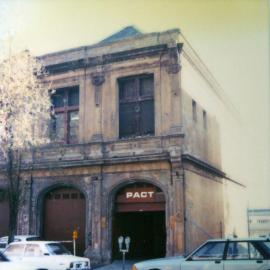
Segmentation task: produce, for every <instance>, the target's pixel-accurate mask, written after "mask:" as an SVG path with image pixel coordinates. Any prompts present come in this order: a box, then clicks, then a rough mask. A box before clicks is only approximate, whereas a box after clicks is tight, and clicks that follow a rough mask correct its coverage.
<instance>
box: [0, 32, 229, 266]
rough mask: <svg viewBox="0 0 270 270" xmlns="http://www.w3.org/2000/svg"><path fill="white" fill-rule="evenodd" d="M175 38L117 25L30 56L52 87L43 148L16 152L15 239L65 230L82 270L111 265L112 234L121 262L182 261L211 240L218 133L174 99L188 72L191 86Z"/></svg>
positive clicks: (216, 232)
mask: <svg viewBox="0 0 270 270" xmlns="http://www.w3.org/2000/svg"><path fill="white" fill-rule="evenodd" d="M179 34H180V32H179V30H177V29H173V30H169V31H166V32H160V33H150V34H142V33H140V32H138V31H137V30H136V29H134V28H132V27H128V28H126V29H124V30H123V31H121V32H119V33H117V34H115V35H113V36H111V37H109V38H108V39H105V40H104V41H102V42H100V43H98V44H96V45H93V46H85V47H80V48H75V49H71V50H67V51H61V52H56V53H51V54H47V55H44V56H41V57H40V59H41V60H42V61H43V62H44V65H45V66H46V68H47V70H48V72H49V76H48V77H46V78H45V79H44V80H43V82H44V83H45V84H50V85H52V89H55V92H54V93H53V94H52V103H53V105H54V110H55V114H54V116H53V119H52V121H51V129H50V130H51V134H50V136H51V139H52V143H51V144H49V145H47V146H44V147H41V148H37V149H35V150H34V151H32V152H27V153H24V156H23V167H22V169H23V181H24V182H25V186H26V193H27V194H26V196H25V200H24V205H23V207H22V209H21V211H20V214H19V226H18V233H19V234H39V235H41V236H42V237H44V238H45V239H53V240H69V239H71V237H72V231H73V230H74V229H76V230H78V232H79V239H78V250H79V254H83V253H84V254H85V255H86V256H88V257H90V258H91V259H92V263H93V264H99V263H108V262H110V261H111V260H112V259H115V258H118V257H119V252H118V244H117V238H118V237H119V236H120V235H123V236H130V237H131V250H130V252H129V254H128V256H129V258H153V257H160V256H171V255H178V254H183V253H186V252H188V251H190V250H191V249H193V248H194V247H196V246H197V245H198V244H200V243H201V242H202V241H204V240H205V239H207V238H210V237H221V236H222V235H223V178H224V176H225V174H224V173H223V172H222V170H221V160H220V146H219V131H218V130H219V129H218V125H217V123H216V121H215V119H214V118H213V117H211V116H210V115H208V114H207V112H206V110H204V109H203V108H202V107H201V105H200V104H199V103H197V102H196V101H195V100H194V99H192V98H191V97H190V96H189V95H188V94H187V93H186V92H185V91H184V89H183V85H185V86H187V85H188V84H185V82H184V80H185V78H186V76H185V73H186V72H188V70H189V69H191V70H193V71H194V78H193V79H194V82H196V81H198V80H197V79H196V76H197V77H200V76H199V75H198V74H197V73H196V69H195V68H194V67H192V65H191V64H190V63H189V61H187V59H188V57H187V56H186V57H183V48H184V46H185V44H183V43H182V42H181V41H180V35H179ZM200 79H201V78H200ZM206 85H207V84H206ZM0 183H1V184H0V185H1V186H0V187H1V188H2V190H4V189H5V186H6V183H5V179H4V178H3V177H2V179H1V182H0ZM2 197H3V198H2V202H1V203H0V208H1V211H2V213H4V212H5V211H6V210H4V209H6V205H7V203H6V200H5V198H4V196H2ZM3 216H4V214H3V215H2V217H1V218H2V219H3V224H4V221H6V219H5V218H4V217H3ZM5 226H6V225H5ZM5 226H3V227H2V232H1V233H2V234H4V233H6V229H7V228H5Z"/></svg>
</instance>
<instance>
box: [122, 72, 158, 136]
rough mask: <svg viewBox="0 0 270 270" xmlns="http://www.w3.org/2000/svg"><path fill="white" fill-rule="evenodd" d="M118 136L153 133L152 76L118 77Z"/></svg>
mask: <svg viewBox="0 0 270 270" xmlns="http://www.w3.org/2000/svg"><path fill="white" fill-rule="evenodd" d="M118 84H119V137H120V138H126V137H135V136H145V135H154V133H155V118H154V76H153V74H151V75H148V74H147V75H138V76H132V77H125V78H121V79H118Z"/></svg>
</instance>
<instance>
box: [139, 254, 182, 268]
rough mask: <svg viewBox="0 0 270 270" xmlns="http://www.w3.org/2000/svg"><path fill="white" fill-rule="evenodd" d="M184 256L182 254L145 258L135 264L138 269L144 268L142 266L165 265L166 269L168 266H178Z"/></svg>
mask: <svg viewBox="0 0 270 270" xmlns="http://www.w3.org/2000/svg"><path fill="white" fill-rule="evenodd" d="M184 259H185V258H184V257H183V256H175V257H167V258H159V259H153V260H147V261H142V262H138V263H136V264H135V266H136V267H137V269H138V270H140V269H144V268H148V267H151V268H155V267H160V266H163V267H164V266H166V269H170V266H177V265H178V266H180V263H181V262H182V261H183V260H184Z"/></svg>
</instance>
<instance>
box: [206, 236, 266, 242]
mask: <svg viewBox="0 0 270 270" xmlns="http://www.w3.org/2000/svg"><path fill="white" fill-rule="evenodd" d="M224 241H230V242H236V241H237V242H239V241H270V238H269V237H241V238H238V237H227V238H219V239H209V240H208V241H207V242H224Z"/></svg>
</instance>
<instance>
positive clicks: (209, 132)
mask: <svg viewBox="0 0 270 270" xmlns="http://www.w3.org/2000/svg"><path fill="white" fill-rule="evenodd" d="M182 95H183V98H182V99H183V103H182V104H183V126H184V133H185V134H187V136H185V142H184V153H188V154H190V155H193V156H195V157H197V158H199V159H201V160H203V161H205V162H208V163H210V164H211V165H213V166H215V167H216V168H219V169H221V153H220V140H219V125H218V124H217V121H216V119H215V118H214V117H213V116H212V115H210V114H209V113H207V111H206V110H205V109H204V108H203V107H202V106H201V104H200V103H198V102H197V101H196V100H195V102H196V120H194V118H193V109H192V101H193V99H192V98H191V97H190V96H189V95H188V94H187V93H186V92H185V91H182ZM204 111H205V113H206V119H205V120H204V118H203V114H204ZM204 121H206V122H204Z"/></svg>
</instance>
